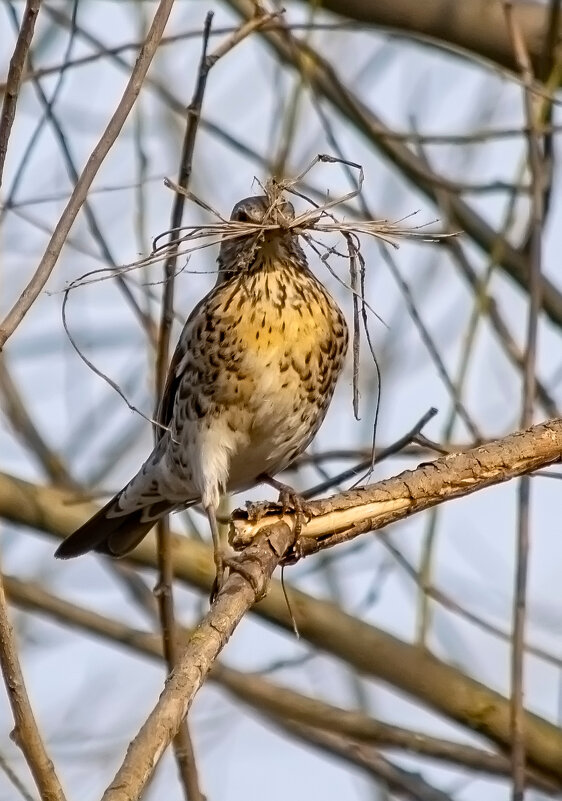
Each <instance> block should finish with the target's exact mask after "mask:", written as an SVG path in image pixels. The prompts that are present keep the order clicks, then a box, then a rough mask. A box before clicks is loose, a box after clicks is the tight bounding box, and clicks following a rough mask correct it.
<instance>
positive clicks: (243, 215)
mask: <svg viewBox="0 0 562 801" xmlns="http://www.w3.org/2000/svg"><path fill="white" fill-rule="evenodd" d="M236 219H237V220H238V222H250V218H249V217H248V213H247V212H246V211H242V210H240V211H238V212H236Z"/></svg>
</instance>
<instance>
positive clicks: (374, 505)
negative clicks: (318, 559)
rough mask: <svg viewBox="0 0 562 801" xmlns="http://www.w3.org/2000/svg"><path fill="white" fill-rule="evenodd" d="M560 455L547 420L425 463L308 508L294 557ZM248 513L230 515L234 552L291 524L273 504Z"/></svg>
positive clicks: (560, 422)
mask: <svg viewBox="0 0 562 801" xmlns="http://www.w3.org/2000/svg"><path fill="white" fill-rule="evenodd" d="M561 454H562V419H556V420H550V421H549V422H547V423H541V424H540V425H536V426H532V427H531V428H528V429H527V430H526V431H520V432H517V433H515V434H510V435H509V436H507V437H504V438H503V439H498V440H495V441H492V442H488V443H486V444H485V445H481V446H479V447H477V448H472V449H471V450H468V451H464V452H463V453H457V454H454V453H453V454H450V455H448V456H443V457H442V458H440V459H437V460H435V461H434V462H426V463H423V464H421V465H420V466H419V467H417V468H416V469H414V470H405V471H404V472H403V473H401V474H400V475H398V476H395V477H393V478H388V479H385V480H384V481H379V482H377V483H375V484H369V485H367V486H366V487H361V488H359V489H355V490H349V491H347V492H342V493H340V494H339V495H334V496H333V497H332V498H327V499H326V500H322V501H315V502H313V503H311V504H310V511H311V517H310V519H309V520H308V522H306V523H303V525H302V528H301V533H300V537H299V542H298V543H297V546H296V555H297V556H308V555H310V554H312V553H316V552H317V551H319V550H323V549H325V548H329V547H331V546H333V545H336V544H338V543H340V542H346V541H348V540H351V539H353V538H355V537H357V536H358V535H359V534H363V533H365V532H367V531H376V530H377V529H380V528H383V527H384V526H386V525H388V524H389V523H394V522H396V521H397V520H403V519H404V518H405V517H409V516H410V515H412V514H414V513H415V512H420V511H422V510H423V509H429V508H431V507H434V506H437V505H438V504H441V503H444V502H445V501H449V500H451V499H453V498H460V497H463V496H465V495H469V494H471V493H473V492H477V491H478V490H481V489H484V488H485V487H490V486H492V485H494V484H499V483H502V482H504V481H508V480H509V479H512V478H516V477H518V476H522V475H526V474H529V473H532V472H533V471H535V470H537V469H539V468H540V467H544V466H546V465H550V464H554V463H555V462H558V461H560V456H561ZM251 514H252V508H251V507H250V512H249V513H248V512H244V511H242V510H236V511H235V513H234V515H233V523H232V529H231V544H232V545H233V546H234V547H235V548H242V547H244V545H245V544H247V543H248V542H251V541H252V539H253V537H254V536H255V535H256V533H257V531H259V528H260V526H262V525H264V524H266V523H267V524H270V523H272V522H277V521H280V520H283V521H284V522H286V523H288V524H291V522H292V520H293V519H294V516H293V515H292V514H290V513H286V514H281V513H280V507H279V505H278V504H275V503H270V504H267V511H266V512H265V513H264V515H265V516H264V517H263V519H261V520H252V518H251Z"/></svg>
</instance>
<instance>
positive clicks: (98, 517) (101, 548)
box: [55, 495, 174, 559]
mask: <svg viewBox="0 0 562 801" xmlns="http://www.w3.org/2000/svg"><path fill="white" fill-rule="evenodd" d="M118 498H119V495H116V496H115V497H114V498H112V499H111V500H110V501H109V502H108V503H106V505H105V506H104V507H102V508H101V509H100V510H99V512H96V513H95V515H93V516H92V517H91V518H90V519H89V520H87V521H86V522H85V523H84V525H83V526H80V528H79V529H77V530H76V531H75V532H74V533H73V534H71V535H70V536H69V537H67V538H66V539H65V540H64V542H62V543H61V544H60V545H59V547H58V548H57V550H56V551H55V556H56V557H57V559H72V558H73V557H75V556H81V555H82V554H85V553H88V551H97V552H98V553H103V554H106V555H108V556H113V557H117V556H124V555H125V554H127V553H129V551H132V550H133V548H135V547H136V546H137V545H138V543H139V542H140V541H141V540H142V538H143V537H145V536H146V534H148V532H149V531H150V529H151V528H152V527H153V526H154V525H155V523H156V522H157V520H158V518H160V517H162V516H163V515H165V514H166V513H167V512H169V511H171V510H172V509H173V508H174V504H170V503H169V502H168V501H157V502H156V503H153V504H151V505H150V507H148V509H147V508H143V509H135V511H134V512H130V513H129V514H127V515H120V516H118V517H117V516H115V517H114V516H108V512H109V511H110V510H111V509H112V507H113V506H114V505H115V504H116V502H117V501H118ZM148 510H149V511H150V518H151V519H149V520H146V519H145V520H143V519H142V518H143V515H145V514H146V512H147V511H148Z"/></svg>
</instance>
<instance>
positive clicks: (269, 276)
mask: <svg viewBox="0 0 562 801" xmlns="http://www.w3.org/2000/svg"><path fill="white" fill-rule="evenodd" d="M230 219H231V221H232V222H234V223H244V225H243V226H235V225H234V226H232V228H233V229H236V228H238V229H239V230H238V231H236V230H234V234H233V232H232V231H231V232H230V234H223V236H222V241H221V244H220V250H219V256H218V259H217V265H218V270H217V280H216V283H215V285H214V287H213V288H212V289H211V291H210V292H209V293H208V294H207V295H206V296H205V297H204V298H203V299H202V300H201V301H199V303H197V305H196V306H195V308H194V309H193V311H192V312H191V314H190V315H189V317H188V318H187V321H186V323H185V326H184V328H183V330H182V332H181V334H180V337H179V340H178V343H177V346H176V349H175V352H174V354H173V356H172V359H171V362H170V365H169V369H168V374H167V379H166V383H165V387H164V392H163V395H162V400H161V402H160V406H159V410H158V422H159V423H160V429H159V430H160V434H159V439H158V442H157V443H156V445H155V447H154V449H153V451H152V453H151V454H150V455H149V456H148V458H147V459H146V461H145V462H144V464H143V465H142V467H141V468H140V470H139V471H138V472H137V473H136V475H135V476H134V477H133V478H132V479H131V480H130V481H129V482H128V484H126V485H125V486H124V487H123V489H121V490H120V491H119V492H118V493H117V494H116V495H115V496H114V497H113V498H112V499H111V500H110V501H109V502H108V503H106V504H105V506H103V507H102V508H101V509H100V510H99V511H98V512H96V513H95V514H94V515H93V516H92V517H91V518H90V519H89V520H87V521H86V522H85V523H84V524H83V525H82V526H81V527H80V528H78V529H77V530H76V531H75V532H74V533H73V534H70V536H68V537H67V538H66V539H65V540H63V542H62V543H61V544H60V545H59V547H58V549H57V551H56V553H55V556H56V557H57V558H59V559H69V558H72V557H76V556H80V555H82V554H85V553H87V552H88V551H96V552H98V553H102V554H106V555H109V556H113V557H121V556H124V555H125V554H127V553H129V552H130V551H131V550H132V549H133V548H135V547H136V546H137V545H138V543H139V542H140V541H141V540H142V539H143V538H144V537H145V535H146V534H147V533H148V532H149V531H150V529H151V528H152V527H153V526H154V525H155V523H156V522H157V521H158V520H159V519H160V518H162V517H163V516H165V515H167V514H168V513H169V512H172V511H174V510H179V509H184V508H187V507H189V506H192V505H194V504H201V505H202V507H203V509H204V511H205V513H206V515H207V518H208V520H209V526H210V529H211V534H212V538H213V546H214V558H215V565H216V571H217V579H216V582H217V586H218V587H219V588H220V586H221V584H222V580H223V573H224V565H225V555H224V554H223V552H222V550H221V543H220V539H219V531H218V524H217V507H218V504H219V500H220V497H221V495H222V494H223V493H225V492H229V493H230V492H241V491H244V490H247V489H249V488H251V487H254V486H256V485H258V484H259V483H268V484H270V485H272V486H274V487H276V488H277V490H278V491H279V492H280V502H282V503H283V506H284V508H285V504H289V506H292V507H293V509H295V510H296V511H297V512H299V510H302V508H303V503H302V502H301V501H302V496H299V494H298V493H296V492H295V491H294V490H292V488H291V487H289V486H288V485H286V484H283V483H281V482H280V481H278V480H276V479H275V475H276V474H278V473H280V472H282V471H283V470H284V469H285V468H287V467H288V466H289V465H290V464H291V462H293V460H294V459H296V457H297V456H299V455H300V454H301V453H302V452H303V451H304V450H305V449H306V448H307V447H308V445H309V444H310V442H311V441H312V439H313V438H314V436H315V434H316V433H317V431H318V429H319V427H320V425H321V424H322V422H323V420H324V417H325V415H326V412H327V410H328V406H329V404H330V401H331V400H332V397H333V394H334V389H335V386H336V382H337V380H338V378H339V376H340V374H341V372H342V368H343V366H344V361H345V355H346V352H347V347H348V341H349V334H348V328H347V325H346V321H345V317H344V315H343V313H342V311H341V309H340V308H339V306H338V304H337V303H336V301H335V300H334V298H333V297H332V296H331V294H330V293H329V292H328V290H327V289H326V288H325V287H324V285H323V284H322V282H321V281H320V280H319V279H318V278H316V276H315V275H314V274H313V272H312V271H311V269H310V267H309V265H308V261H307V258H306V255H305V252H304V250H303V248H302V247H301V244H300V242H299V234H298V233H297V232H296V231H295V227H296V226H295V225H291V224H292V223H293V221H294V220H295V210H294V207H293V205H292V203H290V202H289V201H288V200H285V199H283V198H282V197H277V198H272V197H271V196H268V195H258V196H253V197H248V198H245V199H243V200H240V201H239V202H238V203H237V204H236V205H235V206H234V208H233V210H232V214H231V217H230ZM248 224H250V225H248ZM266 226H267V227H266Z"/></svg>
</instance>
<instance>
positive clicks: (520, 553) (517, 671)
mask: <svg viewBox="0 0 562 801" xmlns="http://www.w3.org/2000/svg"><path fill="white" fill-rule="evenodd" d="M504 12H505V18H506V22H507V27H508V30H509V35H510V37H511V42H512V45H513V50H514V54H515V58H516V61H517V64H518V66H519V69H520V72H521V76H522V79H523V86H524V93H523V98H524V106H525V116H526V120H527V128H528V134H527V145H528V160H529V171H530V174H531V185H532V191H531V226H530V238H529V263H530V276H529V314H528V323H527V347H526V353H525V369H524V372H523V404H522V410H521V428H525V427H526V426H529V425H531V424H532V420H533V407H534V399H535V391H536V379H535V363H536V353H537V335H538V317H539V311H540V307H541V302H542V292H541V266H542V265H541V261H542V224H543V205H544V204H543V201H544V195H543V158H542V152H541V141H540V133H539V131H538V128H537V125H538V123H539V120H538V119H537V115H536V113H535V108H534V98H533V92H532V87H533V84H534V75H533V69H532V65H531V60H530V58H529V53H528V51H527V47H526V44H525V41H524V39H523V36H522V34H521V30H520V28H519V26H518V24H517V21H516V19H515V17H514V15H513V8H512V3H511V0H504ZM530 501H531V481H530V478H529V476H524V477H523V478H521V481H520V484H519V493H518V507H517V508H518V515H517V517H518V519H517V564H516V569H515V592H514V602H513V646H512V657H511V724H512V732H513V746H512V770H513V793H512V798H513V801H523V798H524V793H525V761H526V760H525V739H524V706H523V694H524V648H525V619H526V606H527V573H528V561H529V529H530Z"/></svg>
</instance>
